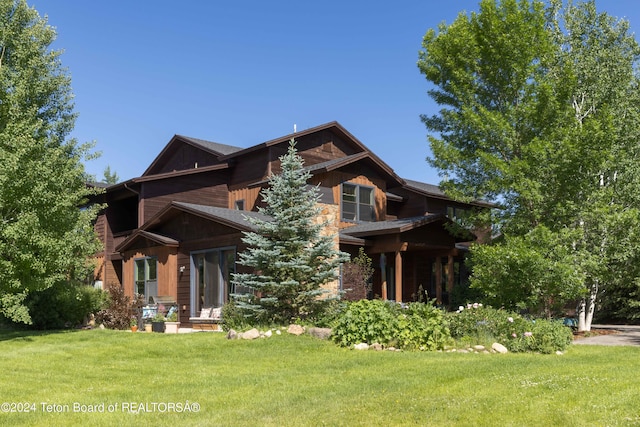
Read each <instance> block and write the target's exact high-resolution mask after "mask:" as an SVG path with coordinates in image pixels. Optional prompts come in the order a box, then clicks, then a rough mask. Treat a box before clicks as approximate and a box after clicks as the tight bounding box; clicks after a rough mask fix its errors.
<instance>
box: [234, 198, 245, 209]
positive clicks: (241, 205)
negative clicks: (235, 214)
mask: <svg viewBox="0 0 640 427" xmlns="http://www.w3.org/2000/svg"><path fill="white" fill-rule="evenodd" d="M235 205H236V210H237V211H243V210H244V199H240V200H236V203H235Z"/></svg>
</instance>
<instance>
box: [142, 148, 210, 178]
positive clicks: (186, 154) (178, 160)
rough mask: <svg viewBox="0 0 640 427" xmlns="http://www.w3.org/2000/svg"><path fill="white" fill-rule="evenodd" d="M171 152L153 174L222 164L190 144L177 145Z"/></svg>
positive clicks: (155, 168) (154, 169)
mask: <svg viewBox="0 0 640 427" xmlns="http://www.w3.org/2000/svg"><path fill="white" fill-rule="evenodd" d="M174 147H175V148H174V149H173V150H171V152H168V153H165V155H164V158H163V163H162V164H158V165H156V166H155V167H154V168H153V171H151V173H152V174H160V173H166V172H174V171H181V170H187V169H193V168H198V167H203V166H212V165H215V164H218V163H220V162H219V161H218V158H217V156H215V155H213V154H211V153H208V152H206V151H203V150H202V149H200V148H196V147H194V146H192V145H189V144H185V143H182V144H176V145H175V146H174Z"/></svg>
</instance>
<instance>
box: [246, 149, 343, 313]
mask: <svg viewBox="0 0 640 427" xmlns="http://www.w3.org/2000/svg"><path fill="white" fill-rule="evenodd" d="M295 144H296V143H295V141H294V140H293V139H292V140H291V141H290V144H289V149H288V151H287V154H285V155H283V156H282V157H280V163H281V168H282V172H281V173H280V174H279V175H272V176H271V177H270V178H269V186H268V187H267V188H265V189H264V190H263V191H262V192H261V195H262V198H263V200H264V202H265V204H266V207H265V208H261V209H260V211H261V212H262V213H264V214H266V215H268V216H270V217H271V218H273V220H272V221H267V220H261V219H257V218H252V217H248V218H247V219H248V220H249V221H250V222H251V223H252V224H253V225H254V226H255V227H256V228H257V231H256V232H248V233H246V234H245V237H244V238H243V242H244V243H246V244H247V246H248V249H247V250H246V251H245V252H243V253H241V254H240V261H239V264H241V265H244V266H246V267H250V268H252V269H253V270H254V272H252V273H243V274H236V275H234V283H235V284H236V286H238V287H240V286H248V287H249V288H251V289H252V290H253V291H254V293H253V295H252V297H251V301H252V302H253V304H252V305H247V304H245V305H244V307H248V308H250V309H251V310H253V312H254V314H255V315H256V318H257V319H259V320H261V321H266V322H289V321H292V320H296V319H304V318H310V317H313V316H315V315H317V314H319V313H320V312H321V310H322V308H323V306H324V304H325V303H326V301H327V298H326V297H327V295H326V294H327V293H328V292H329V291H327V290H326V289H323V288H322V285H324V284H327V283H329V282H331V281H334V280H336V279H337V275H338V271H339V266H340V263H342V262H344V261H346V260H348V254H345V253H343V252H340V251H338V250H337V249H336V248H335V243H334V236H331V235H326V234H323V230H324V228H325V226H326V224H324V223H321V222H318V221H316V218H317V216H318V215H319V214H320V207H319V205H318V189H317V188H316V187H311V188H307V180H308V179H309V178H310V176H311V174H310V173H309V172H308V171H307V170H305V169H304V167H303V160H302V158H301V157H300V156H298V154H297V150H296V148H295ZM323 294H324V297H323Z"/></svg>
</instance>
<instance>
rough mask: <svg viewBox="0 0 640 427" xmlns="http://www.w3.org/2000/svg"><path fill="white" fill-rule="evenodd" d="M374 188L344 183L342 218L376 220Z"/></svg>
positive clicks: (347, 219) (346, 219)
mask: <svg viewBox="0 0 640 427" xmlns="http://www.w3.org/2000/svg"><path fill="white" fill-rule="evenodd" d="M374 193H375V192H374V188H373V187H365V186H362V185H356V184H347V183H343V184H342V220H343V221H356V222H357V221H375V220H376V212H375V205H374Z"/></svg>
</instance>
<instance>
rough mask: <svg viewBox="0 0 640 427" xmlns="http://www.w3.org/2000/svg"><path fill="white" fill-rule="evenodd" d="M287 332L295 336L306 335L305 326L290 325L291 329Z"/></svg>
mask: <svg viewBox="0 0 640 427" xmlns="http://www.w3.org/2000/svg"><path fill="white" fill-rule="evenodd" d="M287 332H288V333H290V334H293V335H302V334H304V326H300V325H289V329H287Z"/></svg>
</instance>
